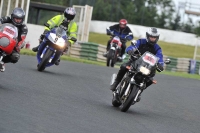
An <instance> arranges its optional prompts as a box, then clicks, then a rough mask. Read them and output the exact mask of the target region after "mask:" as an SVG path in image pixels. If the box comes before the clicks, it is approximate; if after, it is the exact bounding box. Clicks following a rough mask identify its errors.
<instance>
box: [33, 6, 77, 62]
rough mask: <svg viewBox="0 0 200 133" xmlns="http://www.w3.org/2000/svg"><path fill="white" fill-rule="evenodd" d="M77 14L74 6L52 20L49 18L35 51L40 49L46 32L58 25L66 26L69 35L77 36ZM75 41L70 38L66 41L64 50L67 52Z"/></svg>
mask: <svg viewBox="0 0 200 133" xmlns="http://www.w3.org/2000/svg"><path fill="white" fill-rule="evenodd" d="M75 16H76V11H75V9H74V8H72V7H67V8H66V9H65V11H64V13H63V14H62V15H56V16H54V17H53V18H51V19H50V20H48V21H47V22H46V23H45V24H44V25H45V30H44V32H43V34H41V36H40V39H39V45H38V46H36V47H34V48H32V50H33V51H34V52H37V51H38V48H39V46H40V44H41V42H42V40H43V39H44V37H45V34H46V33H47V32H49V31H50V30H51V29H52V28H54V27H56V26H60V25H62V26H64V27H65V28H66V32H67V35H68V36H69V37H74V38H76V37H77V24H76V22H75V21H73V19H74V17H75ZM73 43H74V41H72V40H68V41H66V47H65V49H64V51H63V52H66V51H67V50H68V47H69V46H71V44H73ZM59 62H60V59H58V60H57V61H56V62H55V65H59Z"/></svg>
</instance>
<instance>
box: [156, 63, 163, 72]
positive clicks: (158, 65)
mask: <svg viewBox="0 0 200 133" xmlns="http://www.w3.org/2000/svg"><path fill="white" fill-rule="evenodd" d="M156 70H157V71H158V72H162V71H163V70H164V68H163V66H162V65H161V64H159V63H157V68H156Z"/></svg>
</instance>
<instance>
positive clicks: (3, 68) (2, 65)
mask: <svg viewBox="0 0 200 133" xmlns="http://www.w3.org/2000/svg"><path fill="white" fill-rule="evenodd" d="M0 71H1V72H4V71H5V63H4V62H3V61H1V62H0Z"/></svg>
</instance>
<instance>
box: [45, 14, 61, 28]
mask: <svg viewBox="0 0 200 133" xmlns="http://www.w3.org/2000/svg"><path fill="white" fill-rule="evenodd" d="M62 21H63V15H56V16H54V17H53V18H51V19H50V20H48V21H47V22H46V23H45V24H44V25H45V30H48V31H49V30H50V29H52V28H54V27H55V26H58V25H59V24H61V23H62Z"/></svg>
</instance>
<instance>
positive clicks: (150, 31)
mask: <svg viewBox="0 0 200 133" xmlns="http://www.w3.org/2000/svg"><path fill="white" fill-rule="evenodd" d="M159 36H160V33H159V32H158V30H157V28H155V27H151V28H148V30H147V32H146V40H147V42H148V43H149V44H151V45H154V44H156V43H157V41H158V39H159ZM149 37H155V38H156V40H155V41H151V40H150V39H149Z"/></svg>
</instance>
